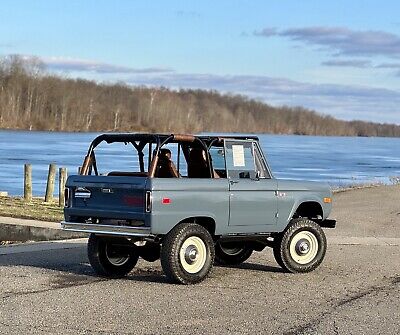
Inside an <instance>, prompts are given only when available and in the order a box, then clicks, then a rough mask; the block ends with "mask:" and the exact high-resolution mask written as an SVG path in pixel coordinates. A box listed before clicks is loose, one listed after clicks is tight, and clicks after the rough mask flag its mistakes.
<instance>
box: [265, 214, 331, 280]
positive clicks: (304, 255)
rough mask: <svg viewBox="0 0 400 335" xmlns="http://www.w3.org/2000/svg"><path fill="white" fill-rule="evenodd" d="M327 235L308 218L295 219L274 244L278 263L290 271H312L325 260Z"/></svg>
mask: <svg viewBox="0 0 400 335" xmlns="http://www.w3.org/2000/svg"><path fill="white" fill-rule="evenodd" d="M326 248H327V243H326V237H325V234H324V232H323V230H322V229H321V227H320V226H319V225H318V224H317V223H315V222H314V221H311V220H309V219H306V218H299V219H294V220H292V221H291V223H290V224H289V225H288V227H287V228H286V229H285V231H284V232H283V233H282V235H281V236H278V237H277V238H276V241H275V245H274V248H273V249H274V256H275V260H276V261H277V263H278V264H279V265H280V266H281V267H282V268H283V269H284V270H286V271H289V272H310V271H313V270H314V269H316V268H317V267H318V266H319V265H320V264H321V263H322V261H323V259H324V257H325V253H326Z"/></svg>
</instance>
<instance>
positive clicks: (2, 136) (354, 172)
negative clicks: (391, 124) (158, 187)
mask: <svg viewBox="0 0 400 335" xmlns="http://www.w3.org/2000/svg"><path fill="white" fill-rule="evenodd" d="M96 135H97V134H95V133H51V132H28V131H0V191H8V193H9V194H11V195H21V194H22V193H23V170H24V163H30V164H32V168H33V173H32V178H33V193H34V194H35V195H37V196H42V195H43V194H44V191H45V184H46V177H47V170H48V164H49V163H55V164H57V166H58V167H61V166H63V167H67V168H68V171H69V173H70V174H71V173H75V172H76V171H77V168H78V166H80V165H81V164H82V161H83V157H84V155H85V154H86V151H87V148H88V146H89V143H90V141H91V140H92V139H93V138H94V137H95V136H96ZM259 137H260V140H261V145H262V147H263V150H264V152H265V153H266V155H267V159H268V161H269V164H270V166H271V168H272V170H273V171H274V174H275V176H276V177H278V178H285V179H298V180H302V179H307V180H316V181H326V182H328V183H329V184H330V185H332V186H333V187H337V186H344V185H350V184H356V183H370V182H384V183H389V182H390V178H391V177H400V139H399V138H373V137H371V138H361V137H320V136H294V135H293V136H292V135H263V134H261V135H259ZM128 149H129V151H128ZM131 152H132V151H131V148H127V150H123V151H121V150H120V149H118V148H112V147H111V146H110V147H107V146H104V148H103V152H102V153H103V156H104V158H106V159H105V160H104V159H103V162H102V166H103V167H105V169H106V170H107V169H109V170H123V169H124V168H123V166H124V164H125V162H126V161H127V158H128V157H129V154H130V153H131ZM99 164H100V162H99ZM132 165H134V164H132ZM119 166H121V167H119Z"/></svg>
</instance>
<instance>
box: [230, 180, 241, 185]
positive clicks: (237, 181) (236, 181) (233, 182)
mask: <svg viewBox="0 0 400 335" xmlns="http://www.w3.org/2000/svg"><path fill="white" fill-rule="evenodd" d="M229 183H230V184H231V185H233V184H237V183H239V180H229Z"/></svg>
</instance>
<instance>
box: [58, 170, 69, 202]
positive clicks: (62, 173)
mask: <svg viewBox="0 0 400 335" xmlns="http://www.w3.org/2000/svg"><path fill="white" fill-rule="evenodd" d="M66 181H67V168H59V170H58V206H60V207H63V206H64V197H65V183H66Z"/></svg>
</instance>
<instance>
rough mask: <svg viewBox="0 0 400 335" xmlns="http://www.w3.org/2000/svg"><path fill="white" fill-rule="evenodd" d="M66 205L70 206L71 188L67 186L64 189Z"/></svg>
mask: <svg viewBox="0 0 400 335" xmlns="http://www.w3.org/2000/svg"><path fill="white" fill-rule="evenodd" d="M64 206H65V207H69V188H68V187H66V188H65V190H64Z"/></svg>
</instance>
